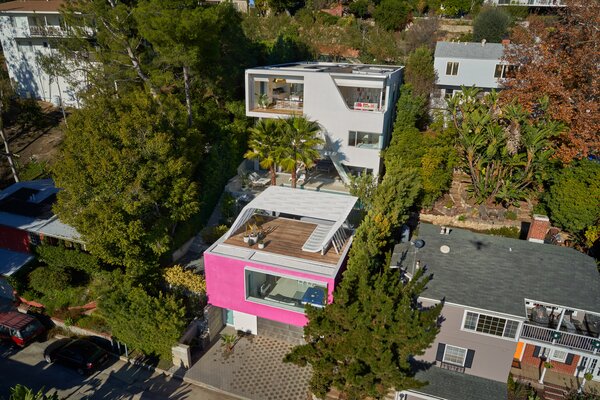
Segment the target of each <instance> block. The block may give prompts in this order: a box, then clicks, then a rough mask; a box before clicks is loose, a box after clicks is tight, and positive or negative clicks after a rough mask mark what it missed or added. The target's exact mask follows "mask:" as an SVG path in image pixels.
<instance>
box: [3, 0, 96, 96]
mask: <svg viewBox="0 0 600 400" xmlns="http://www.w3.org/2000/svg"><path fill="white" fill-rule="evenodd" d="M62 3H63V1H62V0H48V1H44V0H24V1H11V2H8V3H4V4H0V43H1V44H2V49H3V51H4V57H5V59H6V66H7V68H8V74H9V76H10V78H11V80H13V81H14V82H15V83H16V87H15V90H16V91H17V93H18V94H19V96H21V97H30V98H36V99H41V100H44V101H48V102H52V103H54V104H55V105H58V104H59V103H60V101H61V98H62V102H63V104H64V105H68V106H78V100H77V91H78V89H79V88H77V87H73V86H72V84H70V83H69V82H68V81H71V82H81V84H82V85H83V84H84V82H85V79H84V76H83V74H82V73H73V75H72V76H71V78H70V79H68V80H66V79H64V78H62V77H58V78H57V77H54V76H49V75H48V74H46V73H45V72H44V71H43V69H42V67H41V66H40V63H39V62H38V55H39V54H43V55H50V54H52V48H51V40H52V39H56V38H60V37H62V36H64V35H65V34H66V31H65V28H64V24H63V21H62V18H61V16H60V13H59V8H60V6H61V4H62Z"/></svg>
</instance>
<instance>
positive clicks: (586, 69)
mask: <svg viewBox="0 0 600 400" xmlns="http://www.w3.org/2000/svg"><path fill="white" fill-rule="evenodd" d="M549 21H550V22H549ZM552 21H554V22H552ZM528 22H529V24H528V27H527V28H522V27H520V26H518V27H515V29H514V30H513V34H512V36H511V40H512V42H514V44H515V45H514V46H511V47H509V48H508V51H507V54H506V60H507V62H509V63H510V64H512V65H515V66H518V68H516V70H515V72H514V79H509V80H507V81H506V86H507V89H506V90H503V91H502V93H501V96H502V98H503V99H504V101H505V102H510V101H512V99H515V98H518V99H519V101H520V102H521V104H523V106H524V107H525V108H526V109H528V110H529V111H535V107H536V104H537V99H538V97H539V95H540V93H544V94H545V95H547V96H548V97H549V98H550V107H549V109H548V112H549V113H550V116H551V117H552V118H554V119H556V120H558V121H562V122H563V123H565V124H566V125H567V126H568V128H569V129H567V130H565V131H564V132H562V133H561V135H560V136H557V137H556V138H554V142H555V143H556V147H557V156H558V157H560V158H561V159H562V160H563V161H571V160H573V159H579V158H582V157H585V156H587V155H588V154H599V151H600V135H599V134H598V127H599V126H600V102H599V101H598V98H599V96H600V52H599V51H598V47H597V46H598V43H600V31H599V30H598V26H600V2H598V1H592V2H587V1H584V0H569V1H567V7H564V8H562V7H561V8H560V9H559V10H558V18H557V19H555V20H549V19H547V18H540V17H534V16H532V17H530V18H529V21H528Z"/></svg>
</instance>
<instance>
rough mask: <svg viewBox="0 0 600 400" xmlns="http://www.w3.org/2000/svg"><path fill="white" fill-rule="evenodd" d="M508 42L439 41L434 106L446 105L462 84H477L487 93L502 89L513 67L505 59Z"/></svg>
mask: <svg viewBox="0 0 600 400" xmlns="http://www.w3.org/2000/svg"><path fill="white" fill-rule="evenodd" d="M504 48H505V45H504V44H500V43H485V41H483V42H481V43H469V42H437V44H436V46H435V54H434V62H433V66H434V69H435V72H436V74H437V82H436V91H435V93H434V96H433V100H434V107H438V108H440V107H443V106H444V101H443V100H444V98H447V97H450V96H452V95H453V93H454V91H457V90H460V89H461V86H475V87H478V88H480V89H481V90H482V91H484V92H489V91H491V90H492V89H496V90H498V89H501V88H502V80H503V79H504V78H506V75H507V73H508V68H509V66H508V65H506V63H505V62H504V61H502V57H503V56H504Z"/></svg>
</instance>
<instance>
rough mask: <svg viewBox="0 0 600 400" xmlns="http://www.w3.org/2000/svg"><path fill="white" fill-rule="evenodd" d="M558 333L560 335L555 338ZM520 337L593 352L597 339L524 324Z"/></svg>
mask: <svg viewBox="0 0 600 400" xmlns="http://www.w3.org/2000/svg"><path fill="white" fill-rule="evenodd" d="M557 334H560V337H558V338H556V339H555V337H556V336H558V335H557ZM521 337H522V338H524V339H532V340H536V341H539V342H545V343H553V344H556V345H558V346H564V347H568V348H571V349H577V350H583V351H589V352H590V353H591V352H593V351H594V350H595V349H596V347H594V344H595V343H597V342H598V340H599V339H595V338H593V337H589V336H582V335H577V334H575V333H567V332H562V331H555V330H553V329H549V328H544V327H541V326H535V325H529V324H524V325H523V329H522V330H521Z"/></svg>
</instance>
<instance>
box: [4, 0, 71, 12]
mask: <svg viewBox="0 0 600 400" xmlns="http://www.w3.org/2000/svg"><path fill="white" fill-rule="evenodd" d="M63 3H64V1H63V0H19V1H9V2H8V3H3V4H0V13H3V12H14V13H22V12H25V13H26V12H51V13H57V12H58V11H59V9H60V6H61V5H62V4H63Z"/></svg>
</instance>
